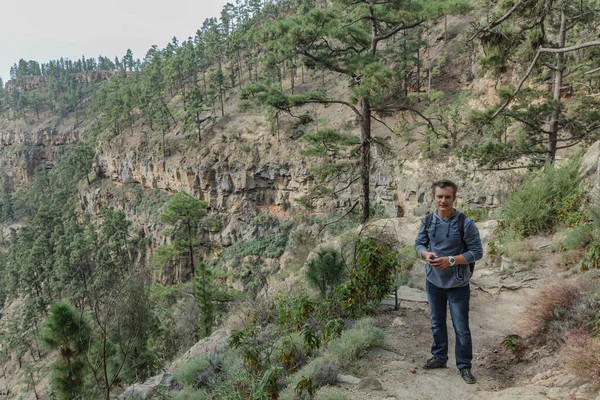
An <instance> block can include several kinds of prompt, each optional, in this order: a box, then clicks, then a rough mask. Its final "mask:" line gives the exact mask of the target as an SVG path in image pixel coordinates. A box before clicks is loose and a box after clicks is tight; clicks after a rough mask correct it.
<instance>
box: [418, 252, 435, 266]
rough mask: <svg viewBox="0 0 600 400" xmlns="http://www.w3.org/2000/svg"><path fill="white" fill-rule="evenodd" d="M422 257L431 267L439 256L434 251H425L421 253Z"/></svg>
mask: <svg viewBox="0 0 600 400" xmlns="http://www.w3.org/2000/svg"><path fill="white" fill-rule="evenodd" d="M421 257H423V258H424V259H425V261H427V264H429V265H431V263H432V262H434V260H435V259H436V258H437V254H436V253H434V252H432V251H426V250H423V251H422V252H421Z"/></svg>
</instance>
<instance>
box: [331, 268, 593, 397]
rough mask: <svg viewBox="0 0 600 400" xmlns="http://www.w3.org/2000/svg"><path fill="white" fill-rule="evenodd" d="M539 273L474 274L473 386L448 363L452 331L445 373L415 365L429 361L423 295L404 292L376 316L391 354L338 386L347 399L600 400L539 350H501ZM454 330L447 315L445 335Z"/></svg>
mask: <svg viewBox="0 0 600 400" xmlns="http://www.w3.org/2000/svg"><path fill="white" fill-rule="evenodd" d="M544 273H545V272H544V271H537V272H534V271H532V270H527V269H523V270H512V271H510V273H506V271H501V270H500V269H499V268H478V269H477V270H476V272H475V276H474V278H473V280H472V298H471V331H472V335H473V342H474V343H473V344H474V352H475V358H474V360H473V373H474V374H475V376H476V377H477V379H478V382H477V384H475V385H467V384H465V383H464V382H463V380H462V379H461V377H460V375H459V373H458V370H457V368H456V366H455V361H454V358H453V353H454V343H453V340H454V334H453V332H450V333H449V336H450V341H451V343H450V360H449V362H448V368H445V369H438V370H424V369H422V368H420V367H419V365H420V363H421V362H422V360H424V359H425V358H427V357H429V355H430V346H431V330H430V325H429V311H428V307H427V302H426V297H425V293H424V291H423V290H422V289H411V288H401V290H400V291H399V297H400V298H401V302H400V307H399V309H398V310H394V309H393V301H388V302H384V303H385V305H383V306H382V308H381V310H380V314H379V315H378V320H379V323H380V326H381V327H382V328H383V329H384V331H385V333H386V339H387V342H388V344H389V346H388V348H386V349H375V350H372V351H371V352H370V353H369V355H368V357H367V360H366V364H365V368H364V370H363V371H361V375H362V377H363V379H361V380H358V379H357V380H355V381H353V382H354V383H342V384H341V388H342V389H343V390H344V391H345V392H346V393H347V395H348V397H349V398H350V399H352V400H367V399H372V400H379V399H382V400H394V399H398V400H400V399H414V400H427V399H435V400H445V399H448V400H451V399H461V400H466V399H486V400H495V399H507V400H508V399H511V400H513V399H514V400H517V399H518V400H538V399H539V400H541V399H579V400H583V399H596V400H600V395H598V392H597V388H594V387H592V386H591V385H585V384H583V383H582V382H581V381H580V380H579V379H578V378H576V377H574V376H572V375H569V374H567V373H566V372H564V371H563V370H562V369H561V368H560V363H559V361H558V359H557V358H556V356H555V355H553V354H552V353H551V352H544V351H543V350H542V351H539V352H536V353H535V354H531V355H529V356H527V357H526V358H525V359H524V360H523V361H520V362H517V361H516V359H515V358H514V357H513V356H512V355H511V354H507V353H504V351H503V348H502V346H501V341H502V339H503V338H504V337H505V336H506V335H507V334H508V333H511V332H512V331H511V329H512V325H513V323H514V322H515V320H516V319H518V316H519V313H520V311H521V310H522V308H523V307H524V306H525V304H526V299H527V296H528V295H529V294H530V293H531V292H533V290H534V288H535V287H536V286H537V285H538V284H540V283H542V284H543V282H544V279H545V277H544ZM416 281H417V282H420V281H421V278H420V277H417V278H416ZM417 286H418V285H417ZM451 326H452V325H451V321H450V318H449V317H448V327H449V329H450V331H452V328H451ZM365 378H366V379H365ZM347 382H352V379H347Z"/></svg>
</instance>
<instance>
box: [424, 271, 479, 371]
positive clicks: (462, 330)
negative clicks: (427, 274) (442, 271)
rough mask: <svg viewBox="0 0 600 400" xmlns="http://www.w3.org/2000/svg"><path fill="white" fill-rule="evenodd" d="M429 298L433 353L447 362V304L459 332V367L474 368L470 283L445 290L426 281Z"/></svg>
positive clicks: (457, 341)
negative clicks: (470, 322)
mask: <svg viewBox="0 0 600 400" xmlns="http://www.w3.org/2000/svg"><path fill="white" fill-rule="evenodd" d="M426 288H427V300H428V301H429V310H430V313H431V331H432V332H433V344H432V345H431V354H433V355H434V356H436V357H437V358H439V359H441V360H444V361H448V328H447V327H446V305H447V304H450V317H451V318H452V325H453V326H454V333H455V334H456V347H455V356H456V366H457V367H458V369H463V368H471V360H472V359H473V343H472V341H471V331H470V330H469V299H470V297H471V289H470V287H469V285H466V286H462V287H458V288H451V289H442V288H439V287H437V286H435V285H434V284H432V283H431V282H429V281H427V287H426Z"/></svg>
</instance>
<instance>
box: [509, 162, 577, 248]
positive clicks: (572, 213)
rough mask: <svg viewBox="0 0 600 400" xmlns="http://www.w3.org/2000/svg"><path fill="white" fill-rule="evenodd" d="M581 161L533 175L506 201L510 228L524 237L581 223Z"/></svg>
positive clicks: (553, 167) (551, 167) (548, 167)
mask: <svg viewBox="0 0 600 400" xmlns="http://www.w3.org/2000/svg"><path fill="white" fill-rule="evenodd" d="M580 164H581V157H579V156H576V157H572V158H571V159H570V160H569V162H568V163H567V164H566V165H564V166H562V167H556V166H547V167H546V168H545V169H544V170H542V171H541V172H540V173H539V174H532V175H530V176H529V177H528V178H527V179H526V180H525V182H524V183H523V185H522V186H521V187H520V188H519V189H518V190H517V191H516V192H514V193H513V194H512V195H511V196H510V197H509V198H508V200H507V201H506V204H505V209H504V219H505V221H506V224H507V227H508V228H510V229H512V230H514V231H516V232H517V233H519V234H520V235H522V236H530V235H535V234H538V233H541V232H546V231H550V230H551V229H553V228H554V227H555V226H556V224H557V223H558V222H559V221H563V222H565V223H567V224H572V223H574V221H576V220H580V219H581V215H580V212H581V211H580V209H579V208H580V206H581V199H582V197H581V195H580V193H581V189H580V188H579V186H578V184H577V177H578V175H579V166H580Z"/></svg>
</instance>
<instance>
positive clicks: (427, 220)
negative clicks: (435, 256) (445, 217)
mask: <svg viewBox="0 0 600 400" xmlns="http://www.w3.org/2000/svg"><path fill="white" fill-rule="evenodd" d="M432 220H433V213H431V214H427V216H425V236H426V237H427V251H429V244H430V243H429V227H430V226H431V221H432Z"/></svg>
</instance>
